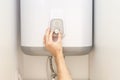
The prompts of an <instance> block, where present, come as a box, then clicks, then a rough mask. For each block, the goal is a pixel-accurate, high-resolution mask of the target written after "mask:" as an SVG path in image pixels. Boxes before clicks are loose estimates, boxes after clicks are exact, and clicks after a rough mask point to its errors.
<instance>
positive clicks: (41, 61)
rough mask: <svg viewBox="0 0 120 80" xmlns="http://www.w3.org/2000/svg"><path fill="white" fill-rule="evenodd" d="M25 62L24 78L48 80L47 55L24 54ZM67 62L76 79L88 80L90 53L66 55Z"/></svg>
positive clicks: (27, 79)
mask: <svg viewBox="0 0 120 80" xmlns="http://www.w3.org/2000/svg"><path fill="white" fill-rule="evenodd" d="M23 63H24V64H23V73H24V77H23V78H24V80H44V79H45V80H48V79H47V73H46V63H47V57H40V56H28V55H24V60H23ZM66 63H67V65H68V67H69V70H70V71H71V74H72V77H73V79H74V80H88V71H89V70H88V66H89V65H88V55H86V56H74V57H66Z"/></svg>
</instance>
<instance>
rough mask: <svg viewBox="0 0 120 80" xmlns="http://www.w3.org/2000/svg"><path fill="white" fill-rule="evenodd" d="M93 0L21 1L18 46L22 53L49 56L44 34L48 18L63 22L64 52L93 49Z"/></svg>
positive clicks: (74, 53)
mask: <svg viewBox="0 0 120 80" xmlns="http://www.w3.org/2000/svg"><path fill="white" fill-rule="evenodd" d="M92 5H93V4H92V0H21V47H22V50H23V52H24V53H25V54H28V55H40V56H49V55H50V53H49V52H48V51H47V50H46V49H45V47H44V44H43V37H44V34H45V30H46V29H47V27H49V26H50V21H51V20H52V19H54V18H60V19H62V20H63V24H64V37H63V39H62V44H63V52H64V55H68V56H75V55H83V54H87V53H89V51H90V50H91V48H92V42H93V41H92V27H93V26H92V21H93V19H92Z"/></svg>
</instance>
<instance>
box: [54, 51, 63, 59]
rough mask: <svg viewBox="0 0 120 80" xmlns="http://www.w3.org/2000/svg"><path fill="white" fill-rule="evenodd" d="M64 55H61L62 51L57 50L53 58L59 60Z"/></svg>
mask: <svg viewBox="0 0 120 80" xmlns="http://www.w3.org/2000/svg"><path fill="white" fill-rule="evenodd" d="M63 56H64V55H63V51H62V50H58V51H57V52H56V55H55V58H60V57H63Z"/></svg>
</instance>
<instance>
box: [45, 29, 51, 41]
mask: <svg viewBox="0 0 120 80" xmlns="http://www.w3.org/2000/svg"><path fill="white" fill-rule="evenodd" d="M49 33H50V28H47V30H46V33H45V41H48V39H49Z"/></svg>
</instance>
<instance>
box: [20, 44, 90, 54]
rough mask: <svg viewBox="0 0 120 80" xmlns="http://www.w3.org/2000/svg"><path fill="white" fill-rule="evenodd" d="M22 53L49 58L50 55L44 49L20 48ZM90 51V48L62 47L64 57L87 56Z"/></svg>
mask: <svg viewBox="0 0 120 80" xmlns="http://www.w3.org/2000/svg"><path fill="white" fill-rule="evenodd" d="M21 49H22V51H23V52H24V53H25V54H27V55H31V56H51V54H50V53H49V52H48V51H47V50H46V49H45V48H44V47H26V46H22V47H21ZM91 49H92V46H87V47H63V53H64V55H65V56H80V55H85V54H88V53H89V52H90V51H91Z"/></svg>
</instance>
